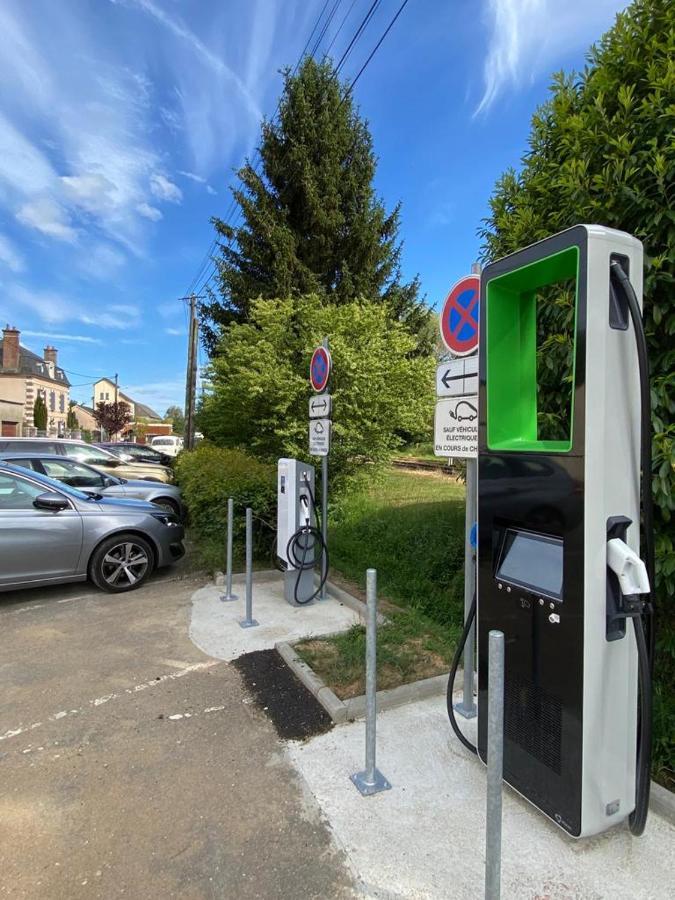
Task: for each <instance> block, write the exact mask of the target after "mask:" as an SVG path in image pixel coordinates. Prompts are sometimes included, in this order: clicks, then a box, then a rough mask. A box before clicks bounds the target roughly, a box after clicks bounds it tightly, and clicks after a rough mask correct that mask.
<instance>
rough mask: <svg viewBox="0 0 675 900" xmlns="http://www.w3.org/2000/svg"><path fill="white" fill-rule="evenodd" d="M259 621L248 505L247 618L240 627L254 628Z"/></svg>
mask: <svg viewBox="0 0 675 900" xmlns="http://www.w3.org/2000/svg"><path fill="white" fill-rule="evenodd" d="M257 624H258V622H256V620H255V619H254V618H253V510H252V509H251V507H250V506H248V507H246V618H245V619H241V620H240V622H239V626H240V628H253V627H254V626H255V625H257Z"/></svg>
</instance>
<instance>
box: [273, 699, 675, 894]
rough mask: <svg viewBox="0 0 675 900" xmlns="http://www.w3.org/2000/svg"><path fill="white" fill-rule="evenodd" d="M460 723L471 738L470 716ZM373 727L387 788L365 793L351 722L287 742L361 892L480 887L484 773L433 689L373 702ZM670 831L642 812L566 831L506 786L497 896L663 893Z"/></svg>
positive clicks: (668, 885)
mask: <svg viewBox="0 0 675 900" xmlns="http://www.w3.org/2000/svg"><path fill="white" fill-rule="evenodd" d="M457 696H458V699H459V698H460V697H459V694H458V695H457ZM460 722H461V723H462V726H463V727H464V729H465V732H466V734H467V736H469V737H471V739H472V740H475V720H474V721H473V722H466V720H462V719H460ZM377 736H378V756H377V766H378V768H379V769H380V771H381V772H382V774H383V775H384V776H385V777H386V778H387V779H388V780H389V781H390V782H391V783H392V790H390V791H385V792H383V793H381V794H377V795H376V796H373V797H362V796H361V795H360V794H359V793H358V791H357V790H356V789H355V788H354V786H353V785H352V783H351V782H350V780H349V776H350V775H351V774H352V773H353V772H356V771H359V770H361V769H363V764H364V723H363V722H355V723H350V724H345V725H340V726H337V727H336V728H334V729H333V730H332V731H330V732H328V733H327V734H324V735H321V736H319V737H316V738H312V739H311V740H309V741H307V742H306V743H303V744H299V743H292V744H290V745H289V748H288V752H289V754H290V756H291V759H292V761H293V763H294V764H295V766H296V767H297V769H298V770H299V772H300V774H301V775H302V776H303V777H304V778H305V780H306V781H307V783H308V785H309V788H310V790H311V791H312V793H313V794H314V796H315V797H316V799H317V800H318V802H319V805H320V806H321V809H322V811H323V813H324V814H325V816H326V818H327V819H328V821H329V824H330V826H331V828H332V831H333V834H334V836H335V838H336V841H337V843H338V844H339V845H340V846H341V847H343V848H344V850H345V852H346V853H347V856H348V858H349V862H350V864H351V866H352V869H353V871H354V872H355V873H356V875H357V878H358V879H359V880H360V882H361V885H362V889H363V891H364V893H365V894H366V895H367V896H369V897H378V898H380V897H382V898H384V897H386V898H391V897H396V898H403V897H411V898H412V897H414V898H443V900H448V898H467V897H481V896H483V890H484V864H485V858H484V847H485V774H486V773H485V768H484V766H483V764H482V763H481V762H480V761H479V760H477V759H476V758H475V757H473V756H472V755H471V754H470V753H469V752H468V751H466V750H465V749H464V748H463V747H462V746H461V744H460V743H459V741H458V740H457V739H456V738H455V736H454V735H453V734H452V732H451V729H450V725H449V723H448V719H447V712H446V710H445V703H444V701H443V700H442V699H440V698H437V697H434V698H430V699H428V700H424V701H421V702H420V703H417V704H415V705H409V706H404V707H400V708H398V709H392V710H388V711H386V712H383V713H382V714H381V715H380V716H379V717H378V732H377ZM674 837H675V829H673V827H672V826H671V825H670V824H669V823H668V822H667V821H666V820H665V819H662V818H661V817H660V816H658V815H655V814H654V813H652V814H651V815H650V818H649V821H648V824H647V829H646V832H645V834H644V836H643V837H641V838H633V837H631V835H630V833H629V832H628V830H627V829H626V828H623V827H621V828H616V829H614V830H613V831H611V832H608V833H606V834H603V835H599V836H597V837H594V838H587V839H584V840H580V841H575V840H574V839H572V838H569V837H568V836H566V835H565V834H564V833H563V832H562V831H561V830H560V829H558V828H557V827H556V826H555V825H553V824H552V823H551V822H549V821H548V819H546V818H545V817H544V816H543V815H542V814H541V813H539V812H537V811H536V810H535V809H534V808H533V807H531V806H530V805H529V804H528V803H527V801H525V800H523V799H522V798H521V797H519V796H518V795H517V794H516V793H515V792H514V791H512V790H510V789H508V788H507V789H505V793H504V814H503V835H502V897H504V898H518V900H523V898H532V900H535V898H538V900H541V898H546V900H589V898H593V900H596V898H597V900H600V898H610V897H611V898H612V900H647V898H650V900H656V898H661V897H663V898H666V897H672V895H673V894H672V891H673V883H675V863H674V859H673V846H675V845H674V844H673V838H674Z"/></svg>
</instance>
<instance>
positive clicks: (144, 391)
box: [124, 372, 185, 412]
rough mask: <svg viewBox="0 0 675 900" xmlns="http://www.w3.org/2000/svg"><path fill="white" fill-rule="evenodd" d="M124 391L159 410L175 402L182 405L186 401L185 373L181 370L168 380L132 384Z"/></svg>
mask: <svg viewBox="0 0 675 900" xmlns="http://www.w3.org/2000/svg"><path fill="white" fill-rule="evenodd" d="M124 393H125V394H128V395H129V396H130V397H133V398H134V400H140V402H141V403H145V404H146V405H147V406H151V407H152V408H153V409H155V410H156V411H157V412H160V411H164V410H165V409H168V407H169V406H173V405H174V404H176V405H177V406H181V407H182V405H183V403H184V402H185V375H184V374H183V373H182V372H179V373H177V374H176V375H174V376H173V378H167V380H166V381H157V382H151V383H149V384H130V385H128V386H127V387H125V389H124Z"/></svg>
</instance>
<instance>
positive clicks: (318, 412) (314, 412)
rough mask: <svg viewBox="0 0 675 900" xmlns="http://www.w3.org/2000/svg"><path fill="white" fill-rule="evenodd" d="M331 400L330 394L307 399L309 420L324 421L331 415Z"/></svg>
mask: <svg viewBox="0 0 675 900" xmlns="http://www.w3.org/2000/svg"><path fill="white" fill-rule="evenodd" d="M332 407H333V398H332V396H331V395H330V394H317V395H316V396H315V397H310V398H309V417H310V419H326V418H328V416H329V415H330V414H331V410H332Z"/></svg>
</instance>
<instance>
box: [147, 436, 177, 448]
mask: <svg viewBox="0 0 675 900" xmlns="http://www.w3.org/2000/svg"><path fill="white" fill-rule="evenodd" d="M172 445H173V441H172V440H171V438H160V439H159V440H158V441H153V442H152V446H153V447H171V446H172Z"/></svg>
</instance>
